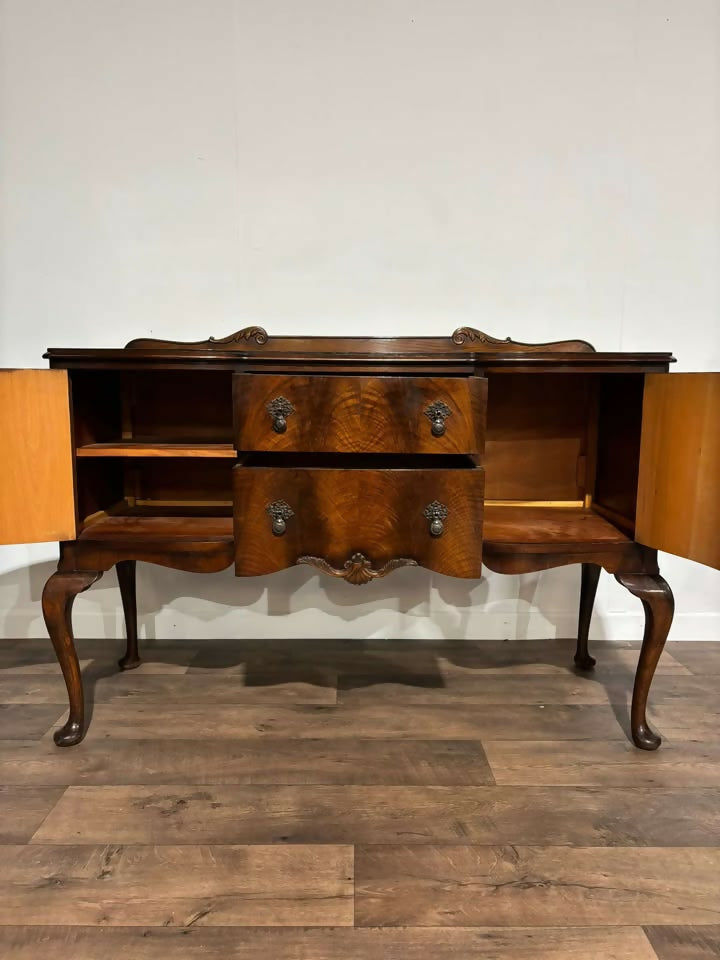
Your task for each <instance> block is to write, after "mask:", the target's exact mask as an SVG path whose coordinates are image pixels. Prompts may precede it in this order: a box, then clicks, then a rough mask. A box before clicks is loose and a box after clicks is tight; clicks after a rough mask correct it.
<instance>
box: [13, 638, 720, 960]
mask: <svg viewBox="0 0 720 960" xmlns="http://www.w3.org/2000/svg"><path fill="white" fill-rule="evenodd" d="M595 646H596V654H597V657H598V665H597V668H596V670H595V673H594V676H593V679H592V680H588V679H587V678H585V677H582V678H581V677H578V676H577V675H576V673H575V670H574V668H573V666H572V653H573V649H574V639H573V638H568V639H566V640H550V639H545V640H541V641H518V640H509V641H506V642H502V641H477V642H473V641H454V640H445V641H443V640H440V641H414V640H409V639H406V640H404V641H402V642H400V641H383V640H365V641H350V640H346V641H341V640H336V641H332V640H312V639H310V640H306V641H304V642H297V641H295V642H294V641H289V640H272V639H269V638H265V639H237V638H236V639H233V640H228V641H212V642H208V641H203V642H202V643H198V642H194V641H184V640H181V639H174V640H149V641H147V642H146V650H145V662H144V663H143V664H142V665H141V666H140V667H139V669H138V670H136V671H133V672H132V673H118V672H117V671H116V668H115V660H116V659H117V657H118V655H119V653H120V651H121V647H120V646H119V644H118V641H117V640H114V639H112V638H105V639H103V640H99V639H79V640H78V641H77V647H78V653H79V656H80V662H81V664H82V665H83V672H84V674H85V679H86V685H87V690H88V694H89V697H88V699H89V700H90V701H92V702H94V711H95V714H96V717H95V719H96V720H99V721H100V722H99V723H95V722H94V723H93V724H92V726H91V728H90V731H89V734H88V737H87V738H86V740H85V742H84V743H83V744H82V746H80V747H78V748H76V749H74V750H71V751H57V750H55V749H54V748H53V746H52V741H51V739H50V735H51V732H52V731H53V730H54V729H56V728H57V727H58V726H59V725H60V724H61V722H62V719H63V717H62V713H63V703H62V698H61V697H59V696H58V697H55V698H54V699H53V703H54V706H53V705H52V704H48V702H47V700H48V699H51V698H49V697H48V695H47V691H48V690H49V684H51V683H55V682H58V683H60V684H62V678H61V676H60V674H59V671H58V666H57V663H56V662H55V661H54V658H53V654H52V651H51V649H50V646H49V644H48V643H47V640H37V641H36V640H27V639H22V640H17V641H4V642H3V643H2V644H1V645H0V704H1V705H3V706H5V707H6V708H7V709H14V708H17V707H18V706H19V705H18V703H17V697H18V693H19V691H20V690H22V689H23V685H24V690H25V700H24V703H23V707H22V709H24V710H25V711H30V712H31V713H29V714H27V716H36V718H37V720H36V721H33V722H32V723H28V722H27V720H26V721H25V724H26V725H25V727H24V730H22V731H21V732H22V734H23V735H22V737H21V738H19V739H10V738H9V737H8V735H9V734H12V735H13V736H15V734H16V732H17V724H15V725H14V726H13V728H12V729H11V728H9V727H8V725H7V724H4V725H3V736H2V739H0V811H1V812H2V814H3V823H4V824H5V828H4V829H5V830H6V831H7V833H6V836H5V838H4V841H3V846H2V847H1V848H0V903H1V904H2V906H1V907H0V955H2V956H3V957H5V956H7V957H12V958H13V960H36V958H37V957H39V956H45V955H51V956H52V957H53V958H54V960H98V958H99V957H103V958H105V960H115V958H117V960H121V958H122V960H125V958H127V957H132V958H133V960H135V958H137V960H165V958H166V957H168V956H173V957H178V958H181V960H184V958H188V960H195V958H198V957H203V958H207V960H227V958H228V957H240V958H243V960H250V958H252V957H256V956H257V955H258V954H263V953H264V954H266V955H267V956H268V957H272V958H273V960H274V958H278V960H297V958H298V957H312V958H322V960H347V958H351V960H425V958H427V957H428V956H432V957H438V958H442V960H476V958H477V957H478V956H480V957H488V958H490V960H538V958H539V960H590V958H593V960H610V958H614V960H687V958H688V957H692V958H693V960H698V958H699V960H714V958H715V957H716V951H717V942H718V939H717V933H718V928H719V927H720V899H719V897H718V890H717V874H718V870H719V869H720V859H719V858H720V822H719V821H718V816H717V810H718V809H719V808H720V803H719V801H720V773H719V771H720V763H719V762H718V761H719V760H720V736H719V734H718V731H719V730H720V725H718V724H717V723H716V724H715V725H714V726H712V727H710V728H708V725H707V724H706V723H705V722H703V721H702V720H701V719H700V718H701V716H702V714H712V712H713V710H715V708H716V705H717V704H716V700H717V697H716V692H715V690H714V688H713V684H717V682H718V680H720V644H717V643H704V644H685V643H670V644H668V649H667V651H666V653H665V655H664V657H663V659H662V661H661V664H660V667H659V669H660V672H661V676H660V677H659V678H658V680H659V681H661V682H662V686H658V696H657V700H656V711H665V715H668V713H669V712H670V711H672V713H673V714H677V715H678V716H679V715H685V716H687V717H694V718H696V719H695V720H692V721H691V722H689V723H687V724H686V726H685V727H684V729H681V728H680V726H679V725H678V727H677V729H676V731H675V732H674V734H673V737H672V742H670V743H668V744H666V746H665V747H664V748H663V749H662V750H660V751H659V752H657V753H643V752H640V751H637V750H634V749H633V748H632V746H631V745H629V744H628V742H627V739H626V734H625V729H624V727H625V724H626V718H625V711H624V704H625V697H626V693H627V684H628V681H629V679H630V678H631V676H632V669H633V664H634V661H635V660H636V659H637V657H638V645H637V644H613V643H608V642H602V643H597V644H596V645H595ZM685 664H689V665H690V666H685ZM538 682H541V683H542V685H543V686H542V690H541V691H539V688H537V687H536V686H535V684H536V683H538ZM472 687H474V688H476V689H477V690H480V691H483V690H484V691H487V700H486V699H484V698H483V697H482V696H480V697H478V698H476V699H474V700H468V699H467V692H468V691H469V690H470V688H472ZM572 690H574V691H575V695H574V696H573V695H572V692H571V691H572ZM491 691H493V693H492V694H491ZM503 691H504V692H505V696H506V699H505V701H504V702H502V701H501V700H500V698H501V696H502V695H503ZM703 691H704V692H703ZM538 692H542V694H543V700H542V702H539V701H538V698H537V694H538ZM420 695H422V696H423V697H424V698H425V702H424V704H423V705H422V706H420V705H419V704H418V702H417V697H418V696H420ZM313 698H314V699H313ZM208 702H218V703H220V705H221V706H222V707H223V709H222V710H219V711H218V712H217V713H214V712H213V711H208V710H207V708H206V707H207V703H208ZM192 709H195V710H196V711H198V712H199V711H203V712H204V716H205V720H204V723H203V724H202V725H197V726H195V727H192V726H190V725H189V724H187V722H186V720H185V718H186V717H187V716H188V715H189V712H190V711H191V710H192ZM373 716H375V717H376V718H377V720H376V721H375V723H374V725H371V724H372V723H373V721H372V717H373ZM390 718H394V719H392V721H391V722H388V720H389V719H390ZM498 718H499V719H498ZM280 719H281V720H282V723H279V722H278V720H280ZM503 724H504V726H503ZM178 726H180V733H181V736H178V735H177V734H178V729H177V728H178ZM492 731H494V733H495V736H489V735H488V734H489V733H491V732H492ZM318 732H320V735H319V736H318ZM702 741H704V742H702Z"/></svg>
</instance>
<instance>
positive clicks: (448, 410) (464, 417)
mask: <svg viewBox="0 0 720 960" xmlns="http://www.w3.org/2000/svg"><path fill="white" fill-rule="evenodd" d="M233 397H234V399H233V404H234V411H235V438H236V445H237V448H238V450H263V451H266V450H267V451H270V450H272V451H288V452H290V451H293V452H297V453H463V454H480V453H482V452H483V447H484V440H485V407H486V399H487V380H485V379H484V378H482V377H392V376H388V377H352V376H350V377H347V376H296V375H293V374H288V375H286V374H274V373H271V374H269V373H243V374H236V375H235V377H234V383H233Z"/></svg>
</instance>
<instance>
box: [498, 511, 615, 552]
mask: <svg viewBox="0 0 720 960" xmlns="http://www.w3.org/2000/svg"><path fill="white" fill-rule="evenodd" d="M483 538H484V540H485V543H486V544H487V545H491V546H492V547H493V549H495V550H497V549H498V548H500V547H502V548H503V549H505V550H507V551H511V552H512V551H522V550H524V549H527V548H532V547H533V546H536V547H542V548H543V549H547V550H552V549H562V550H570V551H572V550H582V551H585V550H587V549H588V547H589V546H592V545H593V544H594V545H597V546H599V547H603V548H607V547H612V546H613V545H615V544H620V545H622V544H626V543H630V540H629V538H628V537H627V536H626V535H625V534H624V533H623V532H622V530H618V528H617V527H615V526H613V524H612V523H610V522H609V521H608V520H606V519H605V518H604V517H602V516H600V515H599V514H597V513H595V511H594V510H592V509H588V508H586V507H564V506H560V507H553V506H537V505H532V506H525V505H522V504H520V505H518V506H514V505H511V504H493V503H486V504H485V518H484V527H483Z"/></svg>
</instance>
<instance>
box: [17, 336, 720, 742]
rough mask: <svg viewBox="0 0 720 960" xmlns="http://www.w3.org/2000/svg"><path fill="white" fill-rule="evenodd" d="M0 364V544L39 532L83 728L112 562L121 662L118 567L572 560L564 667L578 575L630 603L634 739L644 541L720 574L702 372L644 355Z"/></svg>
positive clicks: (387, 570) (653, 625) (347, 341)
mask: <svg viewBox="0 0 720 960" xmlns="http://www.w3.org/2000/svg"><path fill="white" fill-rule="evenodd" d="M45 356H46V358H47V359H49V365H50V369H45V370H6V371H2V372H0V417H1V421H0V426H1V427H2V438H3V448H4V453H5V457H4V463H3V470H2V475H1V476H0V542H2V543H29V542H40V541H54V540H56V541H59V542H60V560H59V564H58V569H57V572H56V573H54V574H53V575H52V576H51V577H50V579H49V580H48V582H47V584H46V585H45V589H44V592H43V598H42V607H43V614H44V618H45V622H46V625H47V629H48V632H49V634H50V638H51V640H52V643H53V646H54V648H55V652H56V654H57V657H58V660H59V662H60V666H61V668H62V672H63V676H64V678H65V682H66V685H67V690H68V696H69V704H70V710H69V716H68V719H67V722H66V723H65V724H64V726H62V728H61V729H59V730H57V731H56V733H55V742H56V743H57V744H58V745H59V746H71V745H73V744H76V743H78V742H79V741H80V740H81V739H82V737H83V736H84V733H85V718H84V701H83V687H82V677H81V674H80V669H79V665H78V659H77V654H76V651H75V646H74V641H73V633H72V606H73V601H74V598H75V597H76V595H77V594H78V593H80V592H82V591H83V590H86V589H87V588H88V587H90V586H91V585H92V584H93V583H94V582H95V581H96V580H98V578H99V577H101V576H102V574H103V572H104V571H106V570H109V569H110V568H111V567H113V566H115V567H116V569H117V574H118V580H119V583H120V591H121V598H122V604H123V609H124V613H125V620H126V626H127V650H126V653H125V655H124V657H123V658H122V660H121V661H120V667H121V668H122V669H124V670H129V669H132V668H133V667H136V666H137V665H138V664H139V663H140V658H139V653H138V639H137V615H136V603H135V565H136V561H138V560H142V561H145V562H148V563H156V564H162V565H164V566H166V567H173V568H176V569H179V570H188V571H197V572H203V573H211V572H213V571H219V570H222V569H224V568H226V567H229V566H231V565H234V568H235V573H236V574H237V576H241V577H248V576H260V575H266V574H271V573H273V572H275V571H278V570H282V569H284V568H286V567H289V566H291V565H294V564H306V565H308V566H309V567H310V568H312V569H315V570H318V571H321V572H322V573H323V574H324V575H327V576H330V577H335V578H338V579H341V580H344V581H345V582H346V583H347V584H348V585H349V587H348V589H352V588H353V587H356V586H366V585H368V584H370V586H369V588H368V589H372V586H371V584H372V581H373V580H377V579H379V578H383V577H387V576H388V575H390V574H391V573H392V571H394V570H396V569H398V568H399V567H407V566H423V567H426V568H428V569H430V570H433V571H436V572H437V573H441V574H446V575H448V576H451V577H464V578H469V579H476V578H478V577H480V576H481V572H482V567H483V564H484V565H485V566H486V567H488V568H489V569H490V570H494V571H497V572H500V573H508V574H511V573H528V572H533V571H539V570H544V569H547V568H549V567H556V566H560V565H564V564H574V563H577V564H582V577H581V595H580V615H579V626H578V637H577V650H576V654H575V663H576V664H577V667H578V668H579V669H581V670H589V669H591V668H592V667H593V665H594V663H595V661H594V659H593V658H592V657H591V656H590V653H589V651H588V631H589V625H590V618H591V615H592V608H593V602H594V597H595V592H596V588H597V584H598V577H599V574H600V570H601V569H603V568H604V569H605V570H607V571H608V572H610V573H612V574H614V575H615V577H616V578H617V580H618V581H619V582H620V583H621V584H622V585H623V586H625V587H626V588H627V589H628V590H629V591H630V592H631V593H632V594H634V595H635V596H636V597H638V598H639V599H640V600H641V601H642V605H643V607H644V612H645V633H644V638H643V642H642V647H641V651H640V655H639V660H638V666H637V673H636V677H635V684H634V689H633V695H632V706H631V730H632V738H633V740H634V742H635V744H636V745H637V746H638V747H640V748H642V749H645V750H654V749H656V748H657V747H658V746H659V744H660V737H659V736H658V734H657V733H655V731H654V730H652V729H651V727H650V726H649V724H648V722H647V719H646V704H647V699H648V694H649V690H650V685H651V682H652V678H653V674H654V672H655V668H656V665H657V663H658V660H659V658H660V655H661V653H662V650H663V646H664V644H665V640H666V638H667V634H668V630H669V628H670V624H671V620H672V616H673V597H672V593H671V591H670V588H669V586H668V585H667V583H666V582H665V580H664V579H663V578H662V577H661V576H660V573H659V570H658V564H657V551H658V550H664V551H668V552H670V553H674V554H677V555H679V556H683V557H687V558H690V559H693V560H696V561H699V562H700V563H704V564H709V565H712V566H714V567H716V568H720V536H719V535H718V534H719V533H720V522H719V521H720V514H719V507H718V502H719V501H720V374H718V373H707V374H705V373H698V374H669V373H668V371H669V367H670V364H671V363H672V362H673V358H672V356H671V355H670V354H668V353H601V352H597V351H596V350H595V349H594V348H593V347H592V346H591V345H590V344H589V343H587V342H585V341H583V340H569V341H562V342H557V343H543V344H527V343H519V342H515V341H513V340H510V339H509V338H508V339H506V340H499V339H495V338H494V337H491V336H489V335H487V334H485V333H482V332H481V331H479V330H476V329H473V328H470V327H461V328H460V329H458V330H456V331H455V332H454V333H453V334H452V335H451V336H448V337H399V338H364V337H294V336H288V337H271V336H268V334H267V333H266V332H265V330H263V329H262V328H261V327H247V328H245V329H243V330H240V331H238V332H237V333H234V334H232V335H231V336H228V337H225V338H223V339H214V338H212V337H211V338H210V339H208V340H203V341H198V342H195V343H182V342H173V341H165V340H152V339H140V340H133V341H131V342H130V343H129V344H128V345H127V346H126V347H125V348H124V349H117V350H115V349H97V350H92V349H57V348H53V349H49V350H48V352H47V354H46V355H45Z"/></svg>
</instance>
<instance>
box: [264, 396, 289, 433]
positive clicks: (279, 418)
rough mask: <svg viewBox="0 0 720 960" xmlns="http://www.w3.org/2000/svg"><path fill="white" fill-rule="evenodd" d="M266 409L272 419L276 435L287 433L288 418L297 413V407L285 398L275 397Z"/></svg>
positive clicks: (267, 404) (266, 405)
mask: <svg viewBox="0 0 720 960" xmlns="http://www.w3.org/2000/svg"><path fill="white" fill-rule="evenodd" d="M265 409H266V410H267V412H268V413H269V414H270V416H271V417H272V428H273V430H274V431H275V433H285V431H286V430H287V418H288V417H289V416H290V414H291V413H295V407H294V406H293V405H292V404H291V403H290V401H289V400H286V399H285V397H275V399H274V400H270V401H269V402H268V403H266V404H265Z"/></svg>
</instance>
